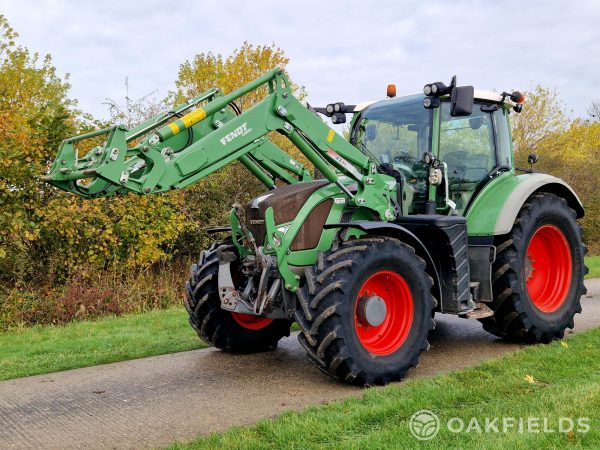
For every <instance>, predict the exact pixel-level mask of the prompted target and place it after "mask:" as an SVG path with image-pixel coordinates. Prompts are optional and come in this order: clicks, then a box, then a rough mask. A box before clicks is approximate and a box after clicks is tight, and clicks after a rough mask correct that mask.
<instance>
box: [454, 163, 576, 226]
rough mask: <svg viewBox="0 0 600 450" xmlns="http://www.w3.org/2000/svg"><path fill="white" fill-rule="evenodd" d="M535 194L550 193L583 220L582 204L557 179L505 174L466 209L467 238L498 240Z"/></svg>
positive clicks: (541, 175) (492, 182) (538, 174)
mask: <svg viewBox="0 0 600 450" xmlns="http://www.w3.org/2000/svg"><path fill="white" fill-rule="evenodd" d="M537 192H550V193H552V194H556V195H558V196H560V197H562V198H564V199H565V200H566V201H567V203H568V204H569V206H570V207H571V208H573V209H574V210H575V212H576V213H577V218H580V217H583V215H584V210H583V205H582V204H581V200H579V197H578V196H577V194H576V193H575V191H574V190H573V189H572V188H571V187H570V186H569V185H568V184H567V183H565V182H564V181H563V180H561V179H560V178H556V177H553V176H552V175H547V174H543V173H527V174H523V175H518V176H517V175H515V174H514V173H512V172H506V173H504V174H502V175H500V176H498V177H497V178H495V179H494V180H492V181H491V182H490V183H488V184H487V185H486V186H485V187H484V188H483V189H482V191H481V192H480V193H479V194H478V195H477V197H476V198H475V200H474V201H473V203H472V204H471V205H470V206H469V208H468V210H467V213H466V218H467V229H468V233H469V236H498V235H503V234H507V233H509V232H510V230H511V229H512V227H513V225H514V223H515V219H516V218H517V215H518V214H519V211H520V210H521V207H522V206H523V204H524V203H525V202H526V201H527V199H528V198H529V197H531V196H532V195H533V194H535V193H537Z"/></svg>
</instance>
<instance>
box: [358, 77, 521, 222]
mask: <svg viewBox="0 0 600 450" xmlns="http://www.w3.org/2000/svg"><path fill="white" fill-rule="evenodd" d="M427 86H431V85H427ZM430 94H431V93H430ZM465 103H469V99H467V100H466V102H465V101H463V105H464V104H465ZM468 106H470V108H469V107H467V108H463V109H462V110H461V111H460V112H459V114H457V111H456V110H455V104H454V103H453V101H452V99H451V97H450V96H449V95H445V96H440V97H432V96H431V95H429V96H427V95H425V94H418V95H410V96H406V97H397V98H390V99H387V100H383V101H380V102H376V103H373V104H370V105H369V106H367V107H365V108H364V109H363V110H362V111H360V112H358V114H357V117H356V118H355V120H354V121H353V126H352V129H351V136H350V140H351V142H352V143H353V144H354V145H355V146H356V147H357V148H358V149H360V150H361V151H363V152H364V153H366V154H368V155H370V156H371V157H373V158H375V159H376V160H377V161H379V162H380V164H381V168H382V170H383V171H384V172H386V173H389V174H391V175H393V176H394V177H395V178H396V179H397V180H398V182H399V184H400V185H401V193H400V194H399V199H398V201H399V203H400V204H401V205H402V209H403V211H404V212H405V214H416V213H423V212H424V211H425V203H426V200H427V190H428V183H429V174H430V170H429V166H430V165H431V161H430V162H429V163H426V162H425V161H424V160H423V155H424V154H430V155H433V157H434V158H435V165H436V167H438V168H439V169H440V171H441V174H442V177H441V179H440V181H441V184H444V186H443V188H442V189H438V198H437V201H436V209H437V210H438V212H447V211H446V210H447V209H448V202H447V200H450V201H451V202H452V204H454V205H456V210H457V211H458V212H459V213H461V214H464V213H465V211H466V209H467V208H468V206H469V204H470V201H471V199H472V198H474V195H475V194H476V193H477V192H478V191H479V190H481V188H482V187H483V186H484V185H485V184H486V183H487V182H488V181H490V180H491V179H492V178H493V177H494V175H496V174H498V173H500V172H502V171H504V170H511V169H512V167H513V161H512V144H511V136H510V131H509V122H508V114H509V111H510V108H511V107H513V106H515V103H513V102H512V101H510V100H509V99H506V96H504V95H501V94H498V93H495V92H485V91H473V94H472V98H471V99H470V104H469V105H468ZM446 197H447V199H446Z"/></svg>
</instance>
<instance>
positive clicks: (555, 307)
mask: <svg viewBox="0 0 600 450" xmlns="http://www.w3.org/2000/svg"><path fill="white" fill-rule="evenodd" d="M586 252H587V248H586V247H585V245H583V244H582V242H581V227H580V226H579V224H578V223H577V221H576V214H575V211H573V210H572V209H571V208H569V206H568V205H567V202H566V201H565V199H563V198H561V197H558V196H556V195H554V194H549V193H540V194H535V195H533V196H532V197H530V198H529V199H528V200H527V202H525V204H524V205H523V208H522V209H521V212H520V213H519V215H518V217H517V219H516V220H515V224H514V226H513V228H512V230H511V232H510V234H508V235H507V236H503V237H502V238H501V239H500V240H499V242H498V243H497V256H496V262H495V263H494V266H493V276H492V282H493V296H494V300H493V302H492V303H490V304H489V307H490V308H491V309H492V310H493V311H494V315H493V316H491V317H488V318H485V319H482V320H481V322H482V324H483V328H484V329H485V330H486V331H488V332H490V333H492V334H495V335H496V336H500V337H503V338H507V339H511V340H517V341H523V342H543V343H547V342H550V341H552V340H553V339H561V338H562V337H563V336H564V332H565V329H566V328H567V327H568V328H573V326H574V316H575V314H577V313H580V312H581V302H580V300H581V296H582V295H584V294H585V293H586V288H585V287H584V285H583V277H584V275H585V274H586V273H587V268H586V267H585V264H584V259H583V257H584V255H585V253H586Z"/></svg>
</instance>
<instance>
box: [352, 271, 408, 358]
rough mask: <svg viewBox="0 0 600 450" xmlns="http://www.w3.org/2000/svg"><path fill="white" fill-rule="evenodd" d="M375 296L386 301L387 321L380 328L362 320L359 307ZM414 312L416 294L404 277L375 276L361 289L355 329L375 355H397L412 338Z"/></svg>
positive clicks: (385, 273) (359, 337)
mask: <svg viewBox="0 0 600 450" xmlns="http://www.w3.org/2000/svg"><path fill="white" fill-rule="evenodd" d="M374 295H376V296H378V297H380V298H381V299H382V300H383V301H384V302H385V308H386V314H385V319H384V320H383V322H382V323H381V324H380V325H378V326H371V325H366V324H364V323H362V322H361V321H359V318H358V315H357V308H356V307H357V305H358V301H359V300H360V299H361V298H362V297H364V296H374ZM413 309H414V306H413V298H412V294H411V292H410V288H409V287H408V284H407V283H406V280H405V279H404V277H402V276H400V275H398V274H397V273H395V272H391V271H388V270H382V271H381V272H377V273H375V274H373V275H371V276H370V277H369V278H368V279H367V281H365V282H364V283H363V285H362V287H361V288H360V291H359V293H358V298H357V299H356V302H355V304H354V327H355V329H356V334H357V336H358V339H359V341H360V343H361V344H362V345H363V347H364V348H365V349H366V350H368V351H369V352H370V353H373V354H374V355H379V356H385V355H389V354H391V353H394V352H395V351H396V350H398V349H399V348H400V346H401V345H402V344H403V343H404V341H405V340H406V338H407V337H408V334H409V332H410V328H411V326H412V322H413V314H414V311H413Z"/></svg>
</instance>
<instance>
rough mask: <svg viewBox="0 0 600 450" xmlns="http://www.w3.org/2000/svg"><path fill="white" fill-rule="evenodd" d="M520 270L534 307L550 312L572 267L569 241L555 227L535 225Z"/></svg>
mask: <svg viewBox="0 0 600 450" xmlns="http://www.w3.org/2000/svg"><path fill="white" fill-rule="evenodd" d="M524 272H525V278H526V285H527V293H528V294H529V298H530V299H531V301H532V302H533V304H534V305H535V307H536V308H538V309H539V310H540V311H542V312H545V313H551V312H554V311H556V310H557V309H559V308H560V307H561V306H562V305H563V303H564V302H565V299H566V298H567V294H568V292H569V287H570V286H571V275H572V272H573V267H572V261H571V249H570V248H569V243H568V241H567V238H566V237H565V235H564V234H563V232H562V231H561V230H560V229H559V228H558V227H556V226H554V225H542V226H541V227H540V228H538V229H537V231H536V232H535V233H534V235H533V236H532V238H531V241H530V242H529V245H528V246H527V254H526V255H525V261H524Z"/></svg>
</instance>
